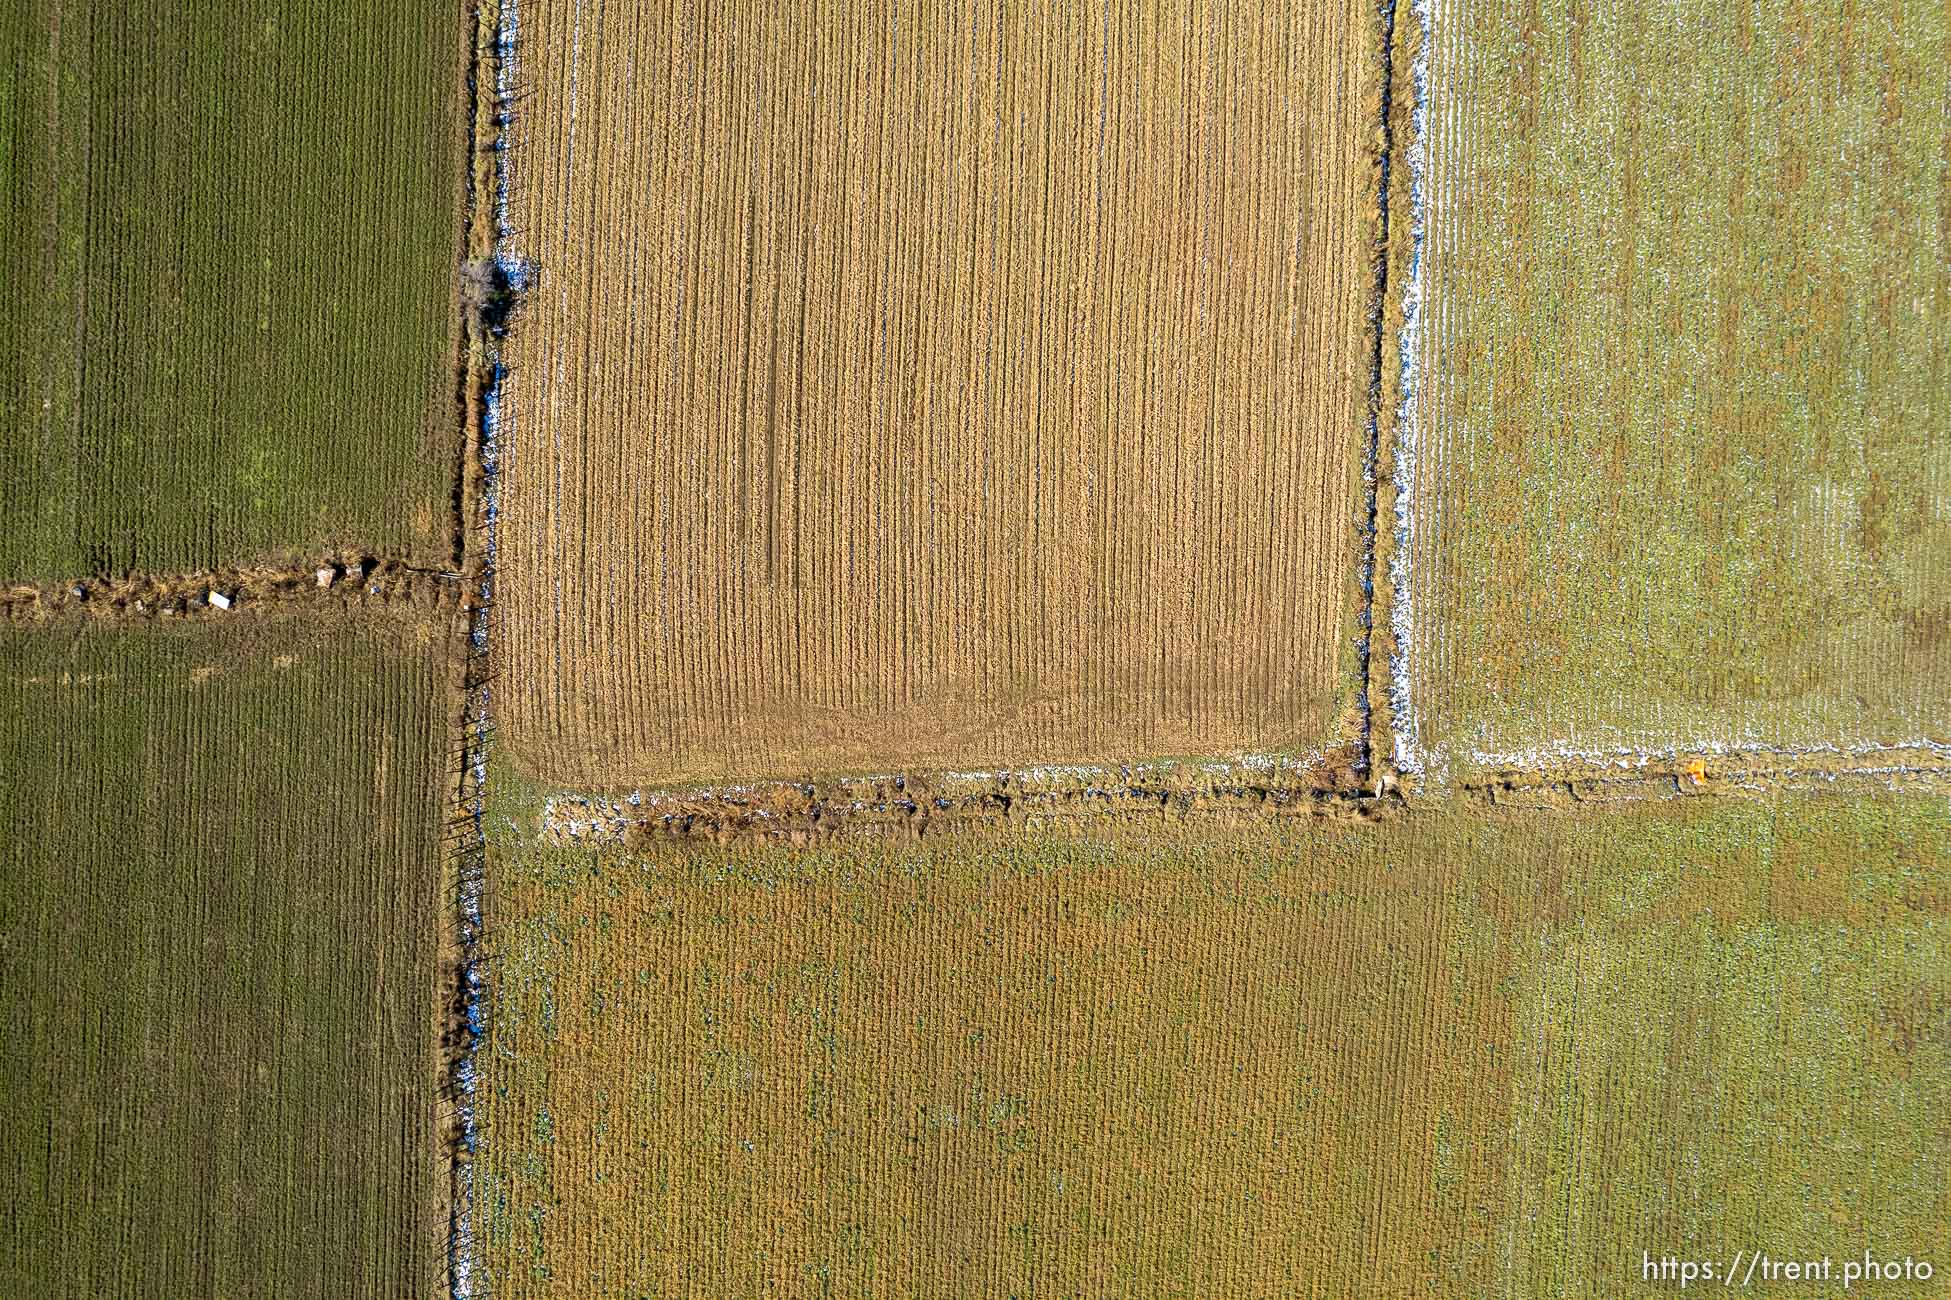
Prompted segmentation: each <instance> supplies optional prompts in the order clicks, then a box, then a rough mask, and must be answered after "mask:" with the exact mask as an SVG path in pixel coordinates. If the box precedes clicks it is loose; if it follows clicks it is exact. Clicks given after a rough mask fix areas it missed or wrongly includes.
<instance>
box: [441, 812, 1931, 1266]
mask: <svg viewBox="0 0 1951 1300" xmlns="http://www.w3.org/2000/svg"><path fill="white" fill-rule="evenodd" d="M1948 868H1951V809H1947V807H1946V805H1945V803H1944V801H1943V799H1942V798H1941V797H1933V798H1928V799H1926V798H1921V797H1912V796H1897V795H1888V796H1875V797H1869V798H1865V799H1861V800H1848V799H1842V798H1837V797H1833V796H1823V797H1810V796H1793V797H1790V796H1784V797H1780V798H1776V799H1772V800H1767V801H1761V800H1756V801H1748V800H1741V799H1713V798H1701V797H1694V798H1676V799H1673V800H1670V801H1665V802H1658V803H1648V804H1643V805H1639V806H1634V807H1625V806H1613V807H1609V808H1606V809H1604V810H1602V811H1601V812H1600V814H1598V815H1590V814H1587V813H1582V812H1581V813H1569V814H1568V813H1558V812H1544V811H1538V812H1529V813H1523V814H1509V813H1502V812H1496V811H1492V810H1488V809H1486V808H1483V807H1480V806H1474V805H1473V806H1469V807H1465V806H1450V807H1439V808H1431V809H1426V810H1422V811H1418V812H1415V813H1412V814H1410V815H1408V816H1406V817H1403V818H1400V819H1397V820H1394V821H1391V822H1388V823H1385V824H1381V825H1355V826H1343V825H1331V824H1328V823H1323V822H1307V823H1299V824H1293V823H1290V824H1287V825H1281V824H1278V823H1273V822H1268V821H1254V822H1249V823H1228V822H1226V821H1223V820H1219V819H1213V820H1210V821H1203V822H1202V821H1199V820H1197V819H1194V820H1189V821H1187V822H1184V823H1182V824H1179V825H1176V826H1169V827H1168V826H1164V825H1161V824H1160V823H1156V822H1153V823H1147V824H1124V825H1119V824H1115V823H1102V824H1099V825H1098V826H1095V827H1081V828H1080V827H1076V826H1069V827H1038V826H1036V825H1034V824H1032V825H1030V826H1028V827H1026V828H1023V829H1022V830H1020V831H1012V832H1007V833H997V834H993V835H992V834H972V835H969V836H966V837H941V838H939V839H934V838H927V839H922V840H920V841H905V842H879V843H858V842H857V843H853V844H851V845H838V846H828V847H821V848H816V849H807V850H792V849H787V848H771V847H738V846H728V847H692V848H678V847H672V848H668V849H656V850H648V851H644V852H641V853H636V854H627V853H622V852H613V853H591V852H588V851H581V850H575V849H567V848H547V847H526V848H525V847H522V846H521V845H519V844H512V843H507V844H503V845H502V846H500V847H499V848H498V849H497V856H496V859H495V862H494V867H493V870H494V897H495V900H496V905H497V913H496V921H495V933H494V935H493V942H492V949H493V956H492V971H493V982H494V987H495V990H496V993H495V1003H494V1022H493V1025H492V1032H491V1035H490V1039H489V1045H488V1050H487V1051H486V1053H485V1054H484V1058H483V1060H484V1069H485V1078H484V1085H485V1086H484V1094H483V1096H484V1115H483V1119H484V1146H483V1148H482V1149H483V1153H484V1156H483V1162H482V1163H481V1164H480V1165H478V1166H477V1170H478V1173H479V1178H480V1182H479V1187H480V1192H481V1196H480V1202H479V1204H480V1211H481V1213H480V1218H479V1220H478V1223H477V1228H478V1240H479V1241H480V1242H481V1243H482V1247H483V1252H484V1256H485V1262H486V1264H487V1266H488V1271H489V1274H490V1276H491V1279H492V1281H493V1284H494V1287H495V1292H496V1294H498V1295H502V1296H523V1295H537V1296H542V1295H546V1296H551V1297H559V1296H577V1295H590V1296H595V1295H633V1296H635V1295H673V1294H709V1295H753V1294H762V1293H767V1292H768V1291H771V1292H775V1293H780V1294H804V1295H821V1294H832V1295H972V1294H983V1295H1041V1294H1048V1295H1144V1296H1159V1297H1166V1296H1187V1297H1194V1296H1213V1295H1226V1296H1281V1297H1291V1296H1295V1295H1320V1296H1344V1295H1445V1296H1457V1297H1478V1296H1484V1295H1553V1296H1592V1297H1602V1296H1603V1297H1611V1296H1618V1295H1628V1294H1636V1293H1639V1292H1640V1290H1641V1289H1642V1288H1641V1277H1640V1273H1639V1269H1640V1265H1641V1262H1642V1252H1646V1251H1650V1252H1652V1253H1653V1254H1654V1255H1655V1256H1659V1255H1661V1254H1662V1252H1671V1253H1674V1254H1676V1255H1679V1254H1689V1253H1697V1252H1702V1251H1707V1250H1725V1251H1727V1252H1731V1251H1732V1250H1734V1249H1736V1248H1737V1247H1746V1248H1749V1249H1753V1248H1757V1247H1761V1248H1767V1249H1774V1250H1779V1251H1781V1252H1782V1253H1783V1256H1784V1257H1788V1256H1790V1255H1791V1254H1792V1255H1794V1256H1795V1257H1798V1258H1799V1257H1801V1256H1802V1255H1803V1254H1804V1253H1805V1252H1811V1251H1813V1252H1816V1253H1818V1254H1820V1253H1822V1252H1825V1251H1826V1252H1827V1253H1829V1254H1830V1255H1831V1256H1832V1257H1835V1258H1837V1259H1840V1258H1841V1257H1842V1256H1843V1255H1844V1254H1846V1253H1850V1252H1854V1253H1855V1254H1856V1255H1858V1256H1859V1257H1860V1254H1861V1252H1862V1251H1863V1250H1865V1249H1874V1250H1875V1251H1876V1252H1878V1257H1879V1258H1882V1257H1883V1255H1884V1253H1885V1252H1886V1251H1888V1250H1890V1249H1891V1248H1893V1247H1894V1248H1897V1249H1899V1250H1900V1251H1902V1250H1907V1251H1910V1252H1912V1253H1914V1254H1915V1255H1916V1256H1918V1257H1921V1258H1928V1259H1937V1260H1943V1259H1947V1258H1951V1231H1948V1230H1947V1228H1946V1226H1945V1225H1946V1224H1947V1223H1948V1222H1951V1218H1948V1217H1947V1215H1946V1213H1945V1211H1946V1209H1947V1208H1951V1207H1947V1205H1946V1200H1945V1197H1946V1192H1945V1186H1944V1182H1943V1178H1942V1170H1943V1168H1944V1164H1945V1161H1946V1159H1947V1157H1951V1084H1947V1080H1951V1032H1947V1024H1951V1019H1948V1017H1951V930H1947V926H1951V869H1948ZM1666 1289H1667V1290H1671V1287H1670V1286H1668V1287H1667V1288H1666ZM1808 1293H1809V1294H1828V1293H1836V1288H1831V1289H1830V1291H1828V1292H1825V1291H1823V1290H1822V1289H1820V1288H1815V1289H1812V1290H1810V1291H1809V1292H1808Z"/></svg>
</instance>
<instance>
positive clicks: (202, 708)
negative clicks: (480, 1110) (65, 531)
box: [0, 611, 451, 1300]
mask: <svg viewBox="0 0 1951 1300" xmlns="http://www.w3.org/2000/svg"><path fill="white" fill-rule="evenodd" d="M394 622H395V620H391V619H381V618H363V619H359V620H356V621H355V620H352V619H349V618H347V617H344V616H340V617H312V618H308V619H304V620H297V619H291V618H285V617H281V616H279V615H277V614H275V613H272V612H269V611H259V612H255V613H248V614H245V613H237V614H232V615H230V616H227V617H225V618H223V619H216V618H212V619H209V620H206V621H204V622H202V623H201V624H199V625H195V626H183V625H177V626H171V625H170V624H169V623H167V622H163V621H160V620H158V621H150V622H129V623H125V624H123V625H120V626H104V625H97V624H67V625H57V626H38V627H35V628H32V629H24V628H19V627H6V626H0V772H4V773H5V774H6V777H5V779H0V1027H3V1029H4V1037H5V1040H6V1044H7V1046H6V1051H5V1053H4V1054H3V1055H0V1183H3V1184H4V1185H5V1187H6V1192H5V1197H4V1199H5V1203H6V1211H5V1213H4V1214H0V1294H4V1295H8V1296H46V1297H67V1296H73V1297H77V1298H78V1297H96V1296H107V1295H137V1294H140V1295H157V1296H164V1295H174V1296H185V1295H230V1296H270V1295H277V1296H319V1297H333V1298H335V1300H337V1298H342V1297H382V1296H384V1297H393V1296H400V1295H429V1294H433V1293H434V1291H435V1289H436V1286H437V1285H438V1283H439V1281H440V1279H441V1278H442V1277H443V1276H444V1273H443V1269H442V1265H443V1259H444V1252H445V1248H446V1227H447V1224H446V1218H445V1214H444V1212H443V1208H442V1201H443V1197H442V1193H441V1188H442V1187H443V1186H444V1180H445V1171H444V1167H443V1164H442V1159H441V1147H440V1143H441V1135H440V1133H439V1132H438V1131H437V1128H436V1101H435V1095H436V1089H437V1086H438V1079H439V1077H440V1071H441V1069H442V1065H441V1062H440V1060H439V1058H438V1053H439V1047H438V1035H437V1033H436V1025H435V1006H436V1001H435V999H436V989H435V980H436V961H437V948H438V945H439V943H440V936H441V934H442V932H443V931H442V927H441V916H442V911H441V908H442V906H443V904H442V898H441V884H440V881H441V872H442V856H441V849H442V846H441V834H442V823H443V813H444V811H445V810H446V808H447V807H448V800H447V798H446V796H447V794H448V792H449V789H450V786H449V784H448V783H447V782H446V778H445V775H444V774H446V773H447V772H449V771H450V768H451V764H450V762H449V755H448V739H449V735H450V731H451V727H450V723H451V719H450V717H449V705H448V694H447V692H448V689H449V680H448V671H447V668H446V665H447V663H448V662H449V659H450V656H449V653H448V651H447V649H446V646H447V645H448V644H449V642H448V641H447V640H446V639H445V638H439V639H434V640H429V639H428V637H427V636H425V635H423V633H424V632H426V631H428V629H426V628H421V627H413V628H407V627H395V626H394V625H393V624H394Z"/></svg>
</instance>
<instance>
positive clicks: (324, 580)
mask: <svg viewBox="0 0 1951 1300" xmlns="http://www.w3.org/2000/svg"><path fill="white" fill-rule="evenodd" d="M318 585H319V586H321V587H329V586H331V585H332V570H331V569H329V568H325V569H320V570H319V571H318Z"/></svg>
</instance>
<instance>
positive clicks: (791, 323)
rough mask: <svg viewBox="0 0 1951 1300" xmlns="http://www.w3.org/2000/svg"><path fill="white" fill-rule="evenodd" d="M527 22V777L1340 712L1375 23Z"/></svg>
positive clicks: (1201, 12)
mask: <svg viewBox="0 0 1951 1300" xmlns="http://www.w3.org/2000/svg"><path fill="white" fill-rule="evenodd" d="M521 18H522V40H521V46H520V50H521V58H522V59H523V61H524V62H523V66H522V68H521V74H520V79H521V82H522V84H523V85H524V87H525V88H527V89H529V90H532V92H533V93H532V94H531V95H529V96H528V97H526V98H524V99H523V101H522V104H521V111H520V114H519V117H518V121H517V126H516V140H515V146H514V151H513V153H512V155H511V157H512V161H513V166H514V184H513V207H514V224H515V227H516V229H517V234H516V236H515V238H514V239H513V240H512V241H511V242H510V247H509V250H508V251H509V252H511V253H512V254H517V255H520V256H523V257H526V258H528V259H531V260H532V261H533V262H534V264H535V265H536V266H537V267H538V268H539V280H538V282H537V285H536V289H535V291H534V293H533V295H532V297H531V300H530V302H529V303H528V305H527V306H526V307H525V308H524V314H523V315H522V317H521V318H520V320H519V323H518V326H517V330H516V335H515V337H514V338H513V339H512V340H511V343H510V346H509V348H508V355H509V359H510V361H511V366H512V375H511V378H510V381H509V386H508V390H507V391H508V399H509V405H508V408H507V409H508V414H509V419H510V420H511V421H512V436H511V439H510V445H509V446H508V448H507V454H506V458H505V462H504V478H503V485H502V489H503V510H504V513H503V520H504V526H503V530H502V533H501V540H500V555H499V573H500V576H499V583H500V595H501V603H500V607H499V626H498V630H497V637H496V647H497V653H498V654H499V655H501V656H502V657H503V662H504V663H505V665H506V672H505V678H506V680H507V681H508V682H509V683H510V689H509V690H508V691H507V693H506V694H505V695H504V696H503V702H502V718H501V721H502V736H503V737H504V739H505V740H506V741H507V743H508V744H509V746H510V747H511V749H512V752H513V753H514V754H515V755H516V756H518V757H519V759H520V760H521V761H522V762H523V763H524V765H525V766H527V767H528V768H529V769H530V770H531V771H533V772H535V773H537V774H539V775H541V776H544V777H546V778H548V779H550V780H553V781H556V782H559V783H565V784H573V785H582V786H592V787H604V786H607V787H619V786H627V785H631V784H634V783H656V782H665V781H676V780H682V779H692V778H717V777H728V776H751V775H789V774H802V773H811V772H844V771H858V770H861V769H869V770H886V769H887V768H889V767H891V766H892V767H929V766H936V767H939V766H945V765H954V766H993V765H999V764H1006V763H1008V764H1015V763H1023V762H1036V761H1054V760H1110V759H1120V758H1139V757H1157V756H1160V755H1181V754H1207V753H1239V752H1286V753H1302V754H1305V753H1309V752H1316V751H1319V750H1321V749H1322V748H1323V747H1325V746H1329V745H1332V744H1335V743H1338V742H1340V741H1342V740H1344V739H1346V738H1347V731H1346V718H1345V712H1346V710H1347V709H1348V708H1349V706H1350V705H1351V703H1352V690H1351V688H1350V683H1351V682H1352V680H1353V676H1354V674H1353V671H1352V667H1353V665H1352V660H1353V649H1352V647H1353V644H1354V640H1355V634H1356V626H1355V621H1354V620H1355V614H1356V610H1357V603H1358V590H1357V586H1356V581H1355V574H1356V568H1357V566H1356V553H1357V543H1358V536H1359V525H1360V521H1361V510H1362V505H1361V496H1360V492H1359V490H1358V488H1359V464H1358V462H1359V456H1360V448H1361V446H1362V439H1363V419H1364V410H1365V407H1364V399H1365V385H1366V382H1367V376H1368V362H1369V358H1368V349H1367V344H1366V343H1365V337H1366V336H1365V332H1364V331H1365V310H1366V307H1367V301H1368V299H1367V295H1368V292H1369V289H1370V287H1371V283H1370V279H1369V257H1368V248H1369V244H1368V241H1369V239H1370V237H1371V235H1372V233H1373V228H1372V224H1371V216H1372V208H1373V206H1374V205H1373V195H1374V193H1375V183H1376V171H1375V167H1374V164H1373V160H1372V158H1371V155H1370V151H1369V146H1370V142H1371V138H1372V136H1373V130H1372V128H1371V127H1370V123H1371V122H1372V121H1373V120H1374V117H1373V113H1374V105H1373V104H1371V103H1369V102H1368V98H1369V96H1370V95H1371V94H1372V93H1374V91H1375V90H1376V88H1377V86H1378V85H1379V77H1378V75H1377V71H1376V70H1377V64H1378V59H1379V51H1380V42H1379V38H1378V36H1377V32H1376V29H1375V27H1374V26H1373V24H1374V21H1375V17H1374V13H1373V6H1371V5H1369V4H1366V3H1361V2H1360V0H1301V2H1299V3H1294V4H1288V5H1280V6H1260V5H1253V4H1246V3H1240V2H1239V0H1193V2H1190V3H1188V2H1186V0H1178V2H1175V3H1169V4H1162V5H1145V6H1140V7H1137V8H1134V9H1129V10H1126V9H1114V7H1112V6H1110V5H1108V4H1104V3H1101V2H1093V3H1089V4H1084V5H1079V6H1073V7H1069V8H1065V9H1061V10H1051V11H1048V12H1045V11H1044V10H1043V9H1042V7H1040V6H1033V5H1015V6H1006V7H1004V8H1003V12H1002V13H1001V14H1000V15H995V14H988V15H985V16H984V17H982V18H981V19H980V20H979V21H971V20H970V18H969V16H968V15H967V14H965V13H960V12H951V11H950V10H949V9H947V8H942V7H936V6H925V5H919V4H914V3H912V2H911V0H900V2H896V3H887V2H884V0H883V2H877V3H869V4H862V5H853V6H844V7H825V6H822V7H816V8H815V9H813V10H809V11H805V12H797V11H788V10H784V9H781V8H778V7H775V6H763V5H749V6H737V7H723V8H717V9H714V8H711V7H706V8H697V7H691V8H679V7H668V6H661V5H659V6H632V5H609V6H600V5H599V6H589V5H583V4H578V3H571V2H570V0H536V2H535V3H529V4H524V5H523V7H522V10H521Z"/></svg>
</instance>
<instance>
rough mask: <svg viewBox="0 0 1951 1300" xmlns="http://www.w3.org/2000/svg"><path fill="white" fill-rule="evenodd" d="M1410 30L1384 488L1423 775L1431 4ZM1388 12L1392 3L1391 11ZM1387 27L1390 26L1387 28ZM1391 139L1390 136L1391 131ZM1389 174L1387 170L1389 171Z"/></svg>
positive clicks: (1404, 700)
mask: <svg viewBox="0 0 1951 1300" xmlns="http://www.w3.org/2000/svg"><path fill="white" fill-rule="evenodd" d="M1408 3H1409V11H1410V13H1411V15H1412V16H1413V17H1414V18H1415V21H1416V27H1417V31H1416V32H1414V33H1410V34H1409V35H1411V36H1412V37H1415V38H1419V39H1417V41H1416V44H1415V46H1414V49H1413V51H1412V52H1411V55H1410V59H1409V81H1410V102H1409V141H1408V147H1407V149H1406V150H1405V151H1404V158H1403V161H1404V162H1405V163H1406V164H1407V171H1408V173H1409V185H1408V193H1407V198H1408V217H1409V247H1408V260H1409V265H1408V268H1407V274H1406V276H1405V278H1404V280H1403V284H1402V294H1401V304H1402V321H1401V324H1400V326H1399V327H1398V329H1397V334H1396V349H1397V357H1398V371H1397V383H1398V397H1397V405H1396V411H1395V421H1394V431H1395V436H1394V438H1393V439H1392V440H1391V446H1390V459H1391V465H1390V471H1389V472H1390V488H1391V492H1392V493H1393V496H1394V502H1393V504H1394V508H1395V509H1394V513H1395V520H1394V524H1395V527H1394V538H1393V549H1392V550H1391V551H1390V554H1389V631H1390V637H1391V642H1392V644H1391V647H1390V652H1389V728H1390V733H1391V739H1392V746H1391V749H1392V753H1391V762H1392V763H1393V765H1394V767H1395V768H1396V769H1397V770H1398V771H1401V772H1403V773H1407V774H1409V775H1411V776H1416V775H1420V774H1421V772H1422V770H1423V763H1422V758H1421V755H1420V754H1419V752H1418V748H1417V741H1416V705H1415V698H1414V693H1413V680H1412V674H1411V659H1412V657H1413V655H1414V653H1415V644H1416V620H1415V608H1414V603H1413V596H1412V594H1411V592H1410V576H1411V575H1410V570H1409V565H1410V560H1409V557H1410V549H1411V543H1412V542H1413V541H1414V539H1415V527H1416V515H1415V499H1416V493H1415V481H1416V418H1417V397H1418V391H1417V389H1418V385H1419V384H1420V382H1421V375H1420V373H1419V371H1418V367H1417V364H1416V348H1417V344H1418V342H1419V340H1420V338H1421V334H1422V323H1423V322H1422V315H1423V287H1424V285H1423V280H1424V272H1425V269H1426V268H1425V262H1424V256H1425V245H1426V241H1427V240H1428V237H1429V212H1428V204H1429V162H1428V156H1427V153H1426V149H1427V140H1428V126H1429V51H1430V47H1431V44H1432V38H1431V26H1432V23H1433V13H1432V11H1433V9H1434V6H1435V3H1436V0H1408ZM1392 7H1393V6H1392ZM1391 28H1392V30H1393V23H1392V24H1391ZM1391 138H1392V139H1393V131H1392V133H1391ZM1392 170H1393V167H1392Z"/></svg>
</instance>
